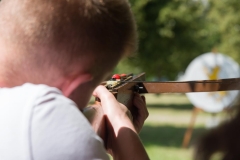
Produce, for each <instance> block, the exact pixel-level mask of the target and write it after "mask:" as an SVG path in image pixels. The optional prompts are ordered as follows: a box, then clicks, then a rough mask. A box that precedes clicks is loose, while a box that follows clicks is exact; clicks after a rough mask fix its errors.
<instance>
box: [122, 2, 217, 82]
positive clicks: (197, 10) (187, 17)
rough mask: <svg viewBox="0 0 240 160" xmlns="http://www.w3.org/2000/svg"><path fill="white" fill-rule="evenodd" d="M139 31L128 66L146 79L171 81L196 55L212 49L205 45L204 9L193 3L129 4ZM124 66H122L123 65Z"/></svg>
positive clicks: (209, 42) (208, 42)
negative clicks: (156, 78) (134, 51)
mask: <svg viewBox="0 0 240 160" xmlns="http://www.w3.org/2000/svg"><path fill="white" fill-rule="evenodd" d="M131 3H132V7H133V12H134V14H135V17H136V21H137V25H138V31H139V51H138V55H137V56H135V57H131V58H128V59H127V60H125V61H127V62H128V64H131V66H134V67H137V68H139V69H140V70H142V71H145V72H147V75H149V76H150V77H158V78H160V77H163V76H165V77H167V78H169V79H175V78H176V75H177V74H178V73H179V72H181V71H184V70H185V68H186V67H187V65H188V64H189V63H190V62H191V60H192V59H194V58H195V57H196V56H197V55H199V54H202V53H204V52H207V51H209V50H211V49H212V47H213V43H211V40H208V41H206V38H207V36H208V35H209V31H208V29H207V28H206V27H204V25H205V19H204V14H205V8H206V7H205V6H204V5H203V4H202V3H201V2H199V1H193V0H181V1H180V0H161V1H159V0H131ZM124 63H126V62H124Z"/></svg>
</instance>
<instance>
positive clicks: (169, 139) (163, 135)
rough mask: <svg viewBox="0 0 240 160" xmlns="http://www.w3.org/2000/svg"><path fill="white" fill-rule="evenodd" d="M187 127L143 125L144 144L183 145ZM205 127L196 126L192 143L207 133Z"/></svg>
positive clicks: (142, 137) (142, 138)
mask: <svg viewBox="0 0 240 160" xmlns="http://www.w3.org/2000/svg"><path fill="white" fill-rule="evenodd" d="M185 131H186V128H185V127H174V126H170V125H165V126H150V125H146V126H144V127H143V129H142V131H141V133H140V137H141V140H142V142H143V144H144V146H151V145H157V146H164V147H178V148H179V147H181V145H182V140H183V137H184V134H185ZM205 131H206V129H205V128H194V130H193V135H192V138H191V142H190V145H191V144H193V143H194V142H195V141H196V140H197V138H198V137H200V136H201V135H202V134H203V133H205Z"/></svg>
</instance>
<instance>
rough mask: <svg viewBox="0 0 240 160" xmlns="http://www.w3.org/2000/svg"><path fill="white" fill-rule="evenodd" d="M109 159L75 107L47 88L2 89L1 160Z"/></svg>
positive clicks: (60, 94)
mask: <svg viewBox="0 0 240 160" xmlns="http://www.w3.org/2000/svg"><path fill="white" fill-rule="evenodd" d="M90 159H109V158H108V156H107V154H106V151H105V149H104V147H103V143H102V140H101V139H100V138H99V137H98V136H97V135H96V134H95V132H94V131H93V129H92V127H91V126H90V124H89V122H88V121H87V120H86V118H85V117H84V115H83V114H82V113H81V112H80V111H79V110H78V108H77V107H76V104H75V103H74V102H73V101H71V100H70V99H68V98H66V97H64V96H63V94H62V93H61V91H59V90H58V89H56V88H53V87H49V86H46V85H33V84H29V83H27V84H24V85H22V86H19V87H14V88H1V89H0V160H90Z"/></svg>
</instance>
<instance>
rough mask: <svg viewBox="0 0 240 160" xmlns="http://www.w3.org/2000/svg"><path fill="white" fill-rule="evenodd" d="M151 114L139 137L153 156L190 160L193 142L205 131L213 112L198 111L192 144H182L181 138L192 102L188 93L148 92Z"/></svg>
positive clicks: (157, 158)
mask: <svg viewBox="0 0 240 160" xmlns="http://www.w3.org/2000/svg"><path fill="white" fill-rule="evenodd" d="M146 99H147V106H148V110H149V113H150V114H149V118H148V119H147V120H146V122H145V125H144V127H143V129H142V131H141V133H140V138H141V140H142V142H143V144H144V146H145V148H146V150H147V152H148V154H149V156H150V159H152V160H191V159H192V153H193V147H192V146H193V144H194V142H195V141H196V139H197V138H198V137H199V136H200V135H202V134H203V133H204V132H205V131H206V129H205V123H206V120H207V119H208V118H210V117H211V115H210V114H207V113H204V112H201V113H199V114H198V117H197V120H196V123H195V127H194V131H193V136H192V139H191V141H190V147H189V148H187V149H185V148H182V147H181V145H182V140H183V137H184V133H185V131H186V128H187V127H188V125H189V122H190V118H191V113H192V109H193V106H192V105H191V103H190V102H189V101H188V99H187V98H186V96H185V95H182V94H162V95H146Z"/></svg>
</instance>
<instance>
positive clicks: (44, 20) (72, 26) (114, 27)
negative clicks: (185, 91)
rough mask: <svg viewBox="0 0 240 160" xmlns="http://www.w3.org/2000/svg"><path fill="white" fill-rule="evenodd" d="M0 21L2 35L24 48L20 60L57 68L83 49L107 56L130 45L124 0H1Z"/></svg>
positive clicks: (133, 43) (80, 55)
mask: <svg viewBox="0 0 240 160" xmlns="http://www.w3.org/2000/svg"><path fill="white" fill-rule="evenodd" d="M0 21H1V22H0V23H1V24H0V35H1V36H3V37H4V39H3V40H4V41H6V42H7V43H10V44H12V45H14V46H17V48H19V47H20V48H21V50H24V52H25V53H26V55H24V56H25V58H24V60H28V56H29V57H30V58H32V59H31V61H34V60H35V61H38V62H37V63H39V64H41V65H42V64H43V63H45V64H49V65H53V64H54V65H56V66H57V67H59V69H62V70H64V69H66V66H69V65H71V64H74V63H76V62H77V61H78V60H79V59H83V57H85V56H87V55H89V54H90V55H91V54H92V55H94V56H98V57H106V56H110V57H111V56H120V55H122V54H125V53H131V52H133V51H134V50H135V49H136V26H135V23H134V19H133V15H132V13H131V10H130V5H129V3H128V1H127V0H21V1H20V0H2V1H1V2H0ZM42 49H44V51H42ZM46 57H47V59H46ZM21 63H22V62H21Z"/></svg>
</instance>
